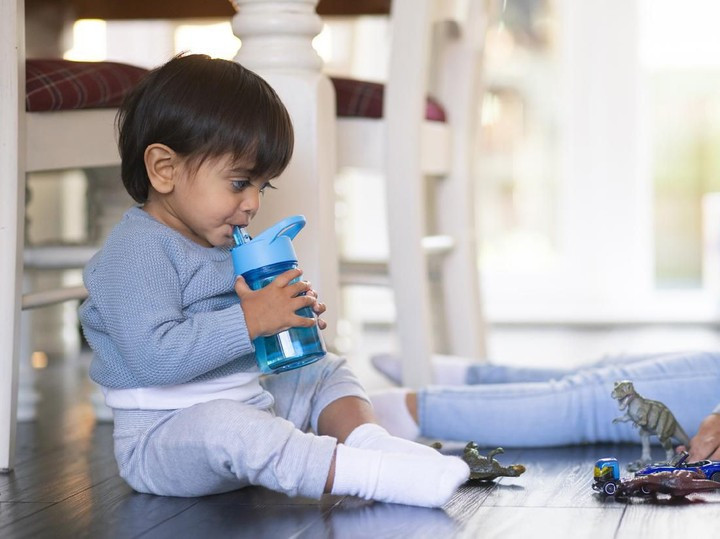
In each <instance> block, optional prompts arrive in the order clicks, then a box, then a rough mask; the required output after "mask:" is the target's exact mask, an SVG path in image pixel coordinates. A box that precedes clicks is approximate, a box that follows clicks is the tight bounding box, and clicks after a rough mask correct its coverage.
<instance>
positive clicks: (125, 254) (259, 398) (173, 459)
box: [80, 55, 469, 507]
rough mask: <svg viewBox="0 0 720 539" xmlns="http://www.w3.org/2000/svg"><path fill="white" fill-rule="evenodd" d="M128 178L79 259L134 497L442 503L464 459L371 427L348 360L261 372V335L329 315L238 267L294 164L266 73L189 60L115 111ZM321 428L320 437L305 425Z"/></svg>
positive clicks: (95, 365) (302, 288)
mask: <svg viewBox="0 0 720 539" xmlns="http://www.w3.org/2000/svg"><path fill="white" fill-rule="evenodd" d="M118 129H119V149H120V154H121V157H122V180H123V184H124V185H125V188H126V189H127V191H128V193H130V195H131V196H132V197H133V198H134V199H135V200H136V201H137V202H138V205H137V206H136V207H133V208H131V209H130V210H128V211H127V213H126V214H125V215H124V216H123V219H122V220H121V222H120V223H119V224H118V225H117V226H116V227H115V228H114V229H113V231H112V232H111V234H110V235H109V237H108V239H107V242H106V243H105V245H104V246H103V248H102V250H101V251H100V252H98V254H97V255H96V256H94V257H93V259H92V260H91V261H90V263H89V264H88V266H87V268H86V269H85V272H84V280H85V285H86V287H87V289H88V291H89V297H88V299H87V300H86V301H85V303H83V305H82V307H81V309H80V317H81V321H82V326H83V330H84V332H85V335H86V337H87V340H88V342H89V343H90V345H91V346H92V348H93V351H94V352H95V353H94V358H93V360H92V364H91V366H90V376H91V377H92V379H93V380H94V381H95V382H97V383H98V384H100V386H101V387H102V388H103V391H104V394H105V399H106V403H107V404H108V406H110V407H111V408H112V409H113V414H114V421H115V426H114V442H115V456H116V459H117V463H118V466H119V470H120V475H121V476H122V477H123V478H124V479H125V480H126V481H127V482H128V484H129V485H130V486H132V487H133V488H134V489H135V490H137V491H139V492H146V493H153V494H160V495H168V496H202V495H206V494H215V493H220V492H227V491H230V490H234V489H238V488H240V487H243V486H246V485H262V486H265V487H267V488H270V489H273V490H277V491H281V492H284V493H286V494H288V495H290V496H296V495H302V496H309V497H313V498H318V497H320V496H321V495H322V494H323V493H326V492H330V493H333V494H339V495H344V494H349V495H357V496H360V497H362V498H365V499H373V500H378V501H384V502H395V503H401V504H408V505H418V506H428V507H435V506H440V505H442V504H443V503H445V502H446V501H447V500H448V499H449V498H450V496H451V495H452V494H453V492H454V491H455V490H456V488H457V487H458V486H459V485H460V484H461V483H463V482H464V481H465V480H467V479H468V476H469V470H468V467H467V465H466V464H465V463H464V462H463V461H462V460H460V459H459V458H457V457H450V456H443V455H440V454H439V453H437V452H436V451H434V450H433V449H430V448H429V447H427V446H424V445H420V444H416V443H414V442H410V441H407V440H403V439H401V438H396V437H393V436H391V435H390V434H388V432H387V431H386V430H385V429H383V428H382V427H380V426H379V425H377V424H376V423H375V420H374V415H373V410H372V407H371V405H370V404H369V400H368V397H367V396H366V394H365V392H364V391H363V389H362V387H361V386H360V384H359V383H358V381H357V379H356V378H355V376H354V375H353V374H352V373H351V371H350V370H349V369H348V366H347V364H346V362H345V361H344V360H342V359H340V358H338V357H335V356H333V355H331V354H328V355H327V356H326V357H324V358H323V359H321V360H320V361H318V362H316V363H314V364H312V365H309V366H306V367H303V368H301V369H298V370H293V371H289V372H285V373H282V374H277V375H271V376H267V377H263V378H261V376H260V371H259V369H258V367H257V366H256V363H255V358H254V354H253V345H252V340H253V339H254V338H255V337H258V336H261V335H272V334H274V333H277V332H279V331H282V330H285V329H287V328H289V327H297V326H312V325H313V324H316V323H317V324H318V325H319V327H320V328H321V329H322V328H323V327H325V323H324V322H323V321H322V320H319V319H318V320H316V319H311V318H304V317H301V316H298V315H296V314H295V312H296V311H297V310H298V309H300V308H302V307H306V306H310V307H311V308H312V309H313V311H314V312H315V313H316V314H318V315H320V314H322V313H323V312H324V311H325V306H324V305H323V304H322V303H320V302H319V301H318V299H317V294H316V293H315V291H314V290H312V288H311V287H310V285H309V283H307V282H305V281H297V282H295V283H292V284H291V281H293V279H295V278H296V277H298V276H299V275H301V272H300V270H297V269H295V270H290V271H287V272H285V273H283V274H281V275H279V276H278V277H277V278H276V279H275V280H274V281H273V282H272V283H270V284H269V285H268V286H266V287H265V288H262V289H260V290H256V291H253V290H250V288H249V287H248V286H247V284H246V283H245V282H244V281H243V279H242V278H241V277H239V278H237V280H235V279H234V277H233V268H232V261H231V257H230V251H229V249H230V247H231V246H232V230H233V227H234V226H241V227H244V226H246V225H248V223H250V221H251V220H252V218H253V217H254V216H255V214H256V213H257V211H258V210H259V207H260V199H261V195H262V194H263V193H264V192H265V191H267V190H268V189H273V186H272V185H271V184H270V181H269V180H271V179H272V178H275V177H277V176H278V175H279V174H280V173H281V172H282V171H283V169H284V168H285V166H286V165H287V163H288V161H289V160H290V157H291V154H292V148H293V131H292V125H291V122H290V118H289V116H288V113H287V111H286V109H285V107H284V106H283V104H282V103H281V101H280V99H279V98H278V96H277V95H276V94H275V92H274V91H273V90H272V89H271V88H270V86H269V85H268V84H267V83H266V82H265V81H264V80H263V79H261V78H260V77H258V76H257V75H255V74H254V73H252V72H250V71H248V70H247V69H244V68H243V67H242V66H240V65H239V64H237V63H235V62H229V61H225V60H218V59H211V58H209V57H207V56H202V55H187V56H179V57H176V58H174V59H172V60H171V61H169V62H168V63H167V64H165V65H163V66H162V67H160V68H158V69H156V70H154V71H152V72H151V73H150V74H149V75H148V76H147V77H146V78H145V79H144V80H143V81H142V82H141V83H140V85H139V86H138V87H137V88H136V89H135V90H134V91H133V92H132V93H131V95H129V96H128V98H127V99H126V101H125V103H124V104H123V106H122V107H121V110H120V112H119V114H118ZM310 431H312V432H310Z"/></svg>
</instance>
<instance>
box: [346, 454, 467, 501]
mask: <svg viewBox="0 0 720 539" xmlns="http://www.w3.org/2000/svg"><path fill="white" fill-rule="evenodd" d="M469 477H470V468H468V465H467V464H465V463H464V462H463V461H462V460H460V459H459V458H458V457H449V456H444V455H441V456H440V457H437V456H432V457H424V456H419V455H403V454H399V453H385V452H383V451H374V450H372V449H356V448H354V447H348V446H346V445H344V444H338V445H337V451H336V453H335V479H334V481H333V486H332V493H333V494H336V495H346V494H350V495H353V496H359V497H360V498H364V499H366V500H376V501H379V502H389V503H402V504H405V505H419V506H423V507H440V506H441V505H443V504H444V503H446V502H447V501H448V500H449V499H450V497H451V496H452V495H453V493H454V492H455V490H457V488H458V487H459V486H460V485H461V484H463V483H464V482H465V481H467V480H468V478H469Z"/></svg>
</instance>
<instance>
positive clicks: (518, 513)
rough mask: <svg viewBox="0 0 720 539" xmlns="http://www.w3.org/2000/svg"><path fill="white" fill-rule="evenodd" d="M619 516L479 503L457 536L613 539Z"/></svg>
mask: <svg viewBox="0 0 720 539" xmlns="http://www.w3.org/2000/svg"><path fill="white" fill-rule="evenodd" d="M621 515H622V511H603V510H599V509H593V508H587V507H576V508H573V509H568V508H564V507H509V506H508V507H488V506H482V507H480V508H478V510H477V511H476V512H475V514H474V515H473V516H472V518H471V519H470V520H469V521H468V522H467V523H466V524H465V527H464V528H463V530H462V531H461V532H460V533H458V534H457V536H456V537H462V538H465V537H467V538H470V537H472V538H475V537H482V538H483V539H491V538H494V537H498V538H502V539H508V538H515V537H553V538H554V539H557V538H564V537H567V538H572V539H583V538H588V539H612V538H613V537H614V536H615V532H616V530H617V527H618V525H619V523H620V517H621ZM637 537H650V536H649V535H640V536H638V535H636V536H635V538H637ZM657 537H663V536H657ZM668 537H669V536H668Z"/></svg>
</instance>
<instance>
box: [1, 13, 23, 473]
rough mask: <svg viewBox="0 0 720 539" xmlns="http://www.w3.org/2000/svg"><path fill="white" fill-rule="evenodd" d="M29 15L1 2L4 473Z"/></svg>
mask: <svg viewBox="0 0 720 539" xmlns="http://www.w3.org/2000/svg"><path fill="white" fill-rule="evenodd" d="M24 24H25V13H24V3H23V1H22V0H4V1H3V2H0V118H2V120H1V121H0V472H8V471H10V470H12V468H13V465H14V460H15V427H16V418H15V414H16V407H17V383H18V356H19V347H20V295H21V285H22V248H23V230H24V219H25V217H24V216H25V171H24V159H25V151H24V148H21V146H20V145H21V141H24V140H25V126H24V121H25V112H24V111H25V103H24V101H25V88H24V85H25V54H24V47H25V39H24Z"/></svg>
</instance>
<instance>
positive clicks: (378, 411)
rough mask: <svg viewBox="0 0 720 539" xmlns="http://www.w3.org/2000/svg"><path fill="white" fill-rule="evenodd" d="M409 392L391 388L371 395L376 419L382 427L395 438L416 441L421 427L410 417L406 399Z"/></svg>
mask: <svg viewBox="0 0 720 539" xmlns="http://www.w3.org/2000/svg"><path fill="white" fill-rule="evenodd" d="M408 392H409V390H408V389H403V388H399V387H398V388H391V389H386V390H384V391H379V392H377V393H372V394H370V402H371V403H372V406H373V410H374V412H375V417H376V418H377V421H378V423H379V424H380V426H382V427H383V428H385V429H386V430H387V431H388V432H389V433H390V434H392V435H393V436H399V437H400V438H405V439H406V440H414V439H416V438H417V437H418V436H420V427H419V426H418V424H417V423H415V420H414V419H413V417H412V416H411V415H410V410H408V407H407V402H406V401H405V397H406V396H407V394H408Z"/></svg>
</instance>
